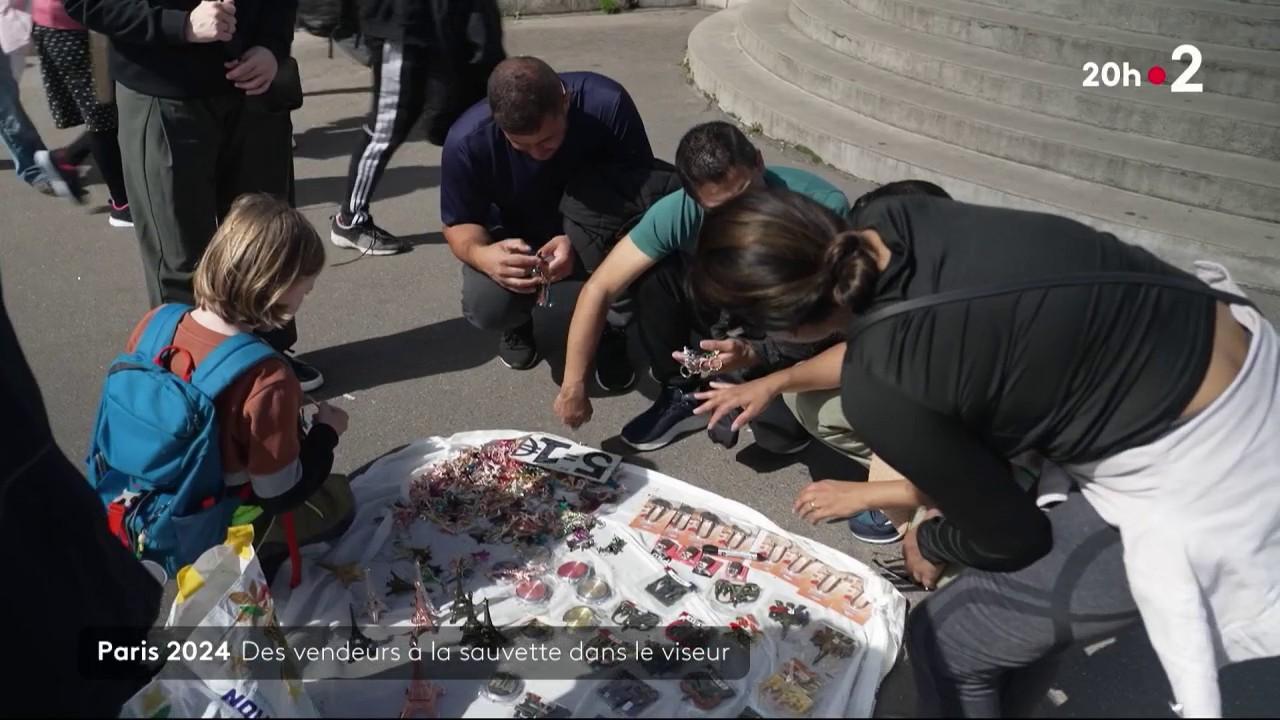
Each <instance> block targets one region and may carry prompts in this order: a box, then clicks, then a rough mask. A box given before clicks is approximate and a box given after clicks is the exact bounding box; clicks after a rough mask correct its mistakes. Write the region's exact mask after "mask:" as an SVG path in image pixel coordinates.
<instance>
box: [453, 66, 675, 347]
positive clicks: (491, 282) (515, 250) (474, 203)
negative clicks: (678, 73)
mask: <svg viewBox="0 0 1280 720" xmlns="http://www.w3.org/2000/svg"><path fill="white" fill-rule="evenodd" d="M488 95H489V97H488V99H487V100H485V101H481V102H479V103H476V104H475V105H473V106H472V107H471V109H469V110H467V111H466V112H465V113H463V115H462V117H460V118H458V120H457V122H455V123H454V125H453V127H452V128H451V129H450V131H449V136H448V138H447V139H446V140H445V144H444V158H443V161H442V182H441V190H440V215H441V219H442V220H443V221H444V225H445V228H444V237H445V240H446V241H448V243H449V247H450V249H452V250H453V254H454V255H456V256H457V257H458V259H459V260H461V261H462V262H463V267H462V310H463V315H464V316H465V317H466V318H467V320H468V321H470V322H471V324H472V325H475V326H476V327H479V328H483V329H486V330H501V331H502V333H503V335H502V341H501V344H500V346H499V355H500V357H501V358H502V361H503V363H505V364H506V365H507V367H510V368H512V369H516V370H526V369H529V368H531V367H533V366H535V365H536V364H537V363H538V361H539V359H540V357H541V356H540V354H539V353H538V349H537V347H536V346H535V344H534V341H533V322H532V319H531V317H532V316H531V313H532V310H533V306H534V304H535V303H536V301H537V294H538V290H539V288H540V287H541V283H542V279H540V278H538V277H536V276H535V268H536V267H537V266H538V265H539V264H541V265H542V272H543V274H544V275H545V278H546V280H547V281H548V282H556V281H559V280H563V279H565V278H566V277H569V276H570V275H571V274H573V273H574V267H575V262H574V253H573V248H572V246H571V245H570V243H569V238H568V236H566V235H565V233H564V227H563V218H562V217H561V214H560V200H561V197H562V196H563V195H564V191H565V187H566V185H567V184H568V182H569V181H570V180H571V179H572V178H573V177H574V176H575V174H577V173H580V172H583V171H584V170H587V169H590V168H595V167H599V166H604V165H609V166H615V167H616V166H623V167H625V166H629V165H634V166H635V167H646V168H647V167H650V166H651V165H652V164H653V149H652V148H651V147H650V145H649V137H648V135H647V134H645V129H644V121H643V120H641V119H640V113H639V112H637V111H636V107H635V104H634V103H633V102H632V101H631V97H630V96H629V95H628V94H627V91H626V90H625V89H624V88H623V87H622V86H621V85H619V84H618V83H616V82H614V81H613V80H610V79H609V78H607V77H605V76H603V75H599V74H596V73H591V72H568V73H560V74H557V73H556V72H555V71H554V70H552V69H551V67H550V66H549V65H547V64H546V63H545V62H543V61H542V60H539V59H537V58H532V57H515V58H509V59H507V60H504V61H503V62H502V63H500V64H499V65H498V66H497V67H496V68H495V69H494V71H493V74H492V75H490V77H489V87H488ZM496 228H501V233H500V236H498V237H495V234H494V232H495V229H496ZM622 348H623V352H625V345H623V346H622ZM605 352H606V351H605V349H604V348H603V347H602V349H601V353H602V354H604V353H605Z"/></svg>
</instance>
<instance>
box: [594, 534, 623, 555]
mask: <svg viewBox="0 0 1280 720" xmlns="http://www.w3.org/2000/svg"><path fill="white" fill-rule="evenodd" d="M626 546H627V541H626V540H623V539H622V538H620V537H614V538H613V539H612V540H610V541H609V544H608V545H605V546H604V547H597V548H596V552H598V553H603V554H605V555H617V554H618V553H620V552H622V549H623V548H625V547H626Z"/></svg>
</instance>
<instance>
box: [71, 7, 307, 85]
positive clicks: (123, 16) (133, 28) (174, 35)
mask: <svg viewBox="0 0 1280 720" xmlns="http://www.w3.org/2000/svg"><path fill="white" fill-rule="evenodd" d="M198 4H199V2H198V0H64V2H63V6H64V7H65V8H66V10H67V14H68V15H70V16H71V17H72V18H75V19H76V20H78V21H79V22H80V23H81V24H83V25H85V26H87V27H88V28H90V29H91V30H96V31H98V32H100V33H102V34H103V35H106V36H107V37H109V38H111V73H112V76H113V77H114V78H115V79H116V81H118V82H119V83H120V84H122V85H124V86H125V87H127V88H129V89H130V90H133V91H135V92H139V93H142V94H144V95H152V96H154V97H164V98H195V97H209V96H213V95H226V94H230V93H238V92H240V91H239V90H237V89H236V87H235V86H234V85H232V84H231V83H230V82H229V81H228V80H227V77H226V75H227V69H226V67H224V65H223V63H225V62H226V61H228V60H231V59H234V58H238V57H240V56H241V55H242V54H244V51H245V50H248V49H249V48H251V47H253V46H255V45H261V46H263V47H265V48H267V49H268V50H270V51H271V53H272V54H273V55H275V56H276V60H277V61H280V62H283V61H284V59H285V58H287V57H289V47H290V45H291V43H292V42H293V24H294V18H295V15H296V14H297V9H298V2H297V0H237V1H236V33H235V36H234V37H232V38H231V40H230V41H228V42H225V43H188V42H187V39H186V28H187V16H188V15H190V14H191V11H192V10H193V9H195V7H196V5H198Z"/></svg>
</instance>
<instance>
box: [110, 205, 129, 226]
mask: <svg viewBox="0 0 1280 720" xmlns="http://www.w3.org/2000/svg"><path fill="white" fill-rule="evenodd" d="M107 203H108V204H109V205H111V215H109V216H108V217H107V222H109V223H111V227H118V228H126V227H128V228H131V227H133V213H131V212H129V203H125V204H123V205H116V201H115V200H108V201H107Z"/></svg>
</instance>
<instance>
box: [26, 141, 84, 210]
mask: <svg viewBox="0 0 1280 720" xmlns="http://www.w3.org/2000/svg"><path fill="white" fill-rule="evenodd" d="M33 159H34V160H35V161H36V165H37V166H39V168H40V170H41V172H43V173H44V177H45V179H46V180H48V181H49V187H51V188H53V194H54V195H57V196H58V197H60V198H66V199H68V200H76V201H78V200H79V198H77V197H76V196H75V194H74V193H72V192H71V186H70V185H68V184H67V181H66V180H63V179H62V171H61V170H59V169H58V166H57V164H55V163H54V162H53V155H52V154H51V153H50V152H49V151H48V150H37V151H36V154H35V156H34V158H33Z"/></svg>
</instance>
